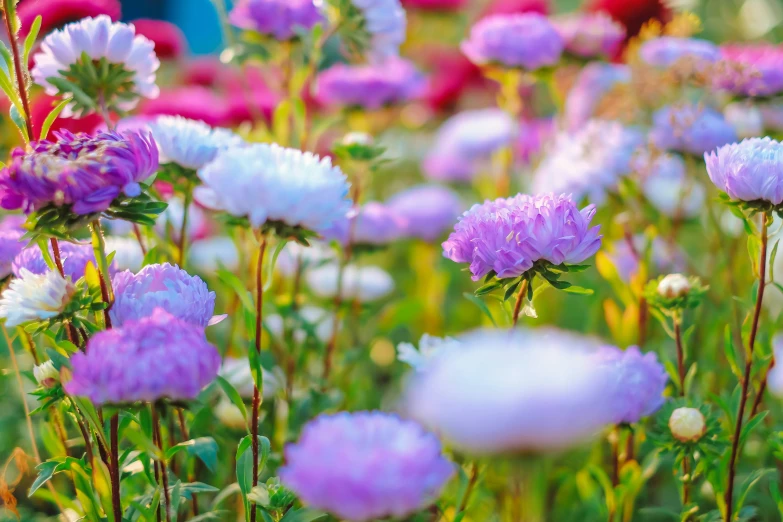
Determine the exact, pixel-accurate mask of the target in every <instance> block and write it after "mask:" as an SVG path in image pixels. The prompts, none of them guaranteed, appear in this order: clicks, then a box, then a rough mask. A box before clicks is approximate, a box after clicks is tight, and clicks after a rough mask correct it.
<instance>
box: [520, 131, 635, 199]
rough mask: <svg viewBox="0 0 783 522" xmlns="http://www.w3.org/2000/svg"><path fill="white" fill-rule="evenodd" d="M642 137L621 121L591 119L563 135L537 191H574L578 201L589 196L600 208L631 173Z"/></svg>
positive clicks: (543, 166) (538, 175) (543, 167)
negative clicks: (632, 162)
mask: <svg viewBox="0 0 783 522" xmlns="http://www.w3.org/2000/svg"><path fill="white" fill-rule="evenodd" d="M642 141H643V137H642V134H641V133H640V132H638V131H637V130H635V129H632V128H628V127H625V126H623V125H622V124H621V123H619V122H614V121H604V120H591V121H589V122H588V123H587V124H586V125H585V126H584V127H582V128H581V129H580V130H578V131H577V132H575V133H568V132H561V133H559V134H558V135H557V136H555V138H554V139H553V140H552V142H551V143H550V144H549V145H550V146H549V149H548V154H547V155H546V156H544V159H543V160H542V161H541V163H540V164H539V166H538V168H537V169H536V172H535V174H534V178H533V190H534V191H535V192H539V193H540V192H570V193H571V194H572V196H573V198H574V200H576V201H580V200H581V199H582V198H584V197H587V199H588V200H589V201H590V202H591V203H595V204H597V205H600V204H601V203H603V202H604V201H605V200H606V193H607V192H613V191H615V190H616V188H617V183H618V181H619V180H620V178H621V177H622V176H624V175H626V174H628V173H629V172H630V171H631V159H632V158H633V154H634V151H635V150H636V148H637V147H638V146H639V145H641V143H642Z"/></svg>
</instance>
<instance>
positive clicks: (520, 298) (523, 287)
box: [511, 279, 530, 328]
mask: <svg viewBox="0 0 783 522" xmlns="http://www.w3.org/2000/svg"><path fill="white" fill-rule="evenodd" d="M528 284H530V282H529V281H528V280H527V279H523V280H522V282H521V283H519V292H517V300H516V302H515V303H514V314H513V316H512V317H511V321H512V324H511V327H512V328H514V327H515V326H516V325H517V322H519V313H520V312H521V311H522V303H523V302H524V300H525V294H527V287H528Z"/></svg>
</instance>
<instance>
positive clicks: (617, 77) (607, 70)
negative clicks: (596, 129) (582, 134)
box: [563, 62, 631, 131]
mask: <svg viewBox="0 0 783 522" xmlns="http://www.w3.org/2000/svg"><path fill="white" fill-rule="evenodd" d="M630 81H631V70H630V69H629V67H628V66H627V65H615V64H608V63H600V62H595V63H590V64H588V65H586V66H585V67H584V68H583V69H582V71H581V72H580V73H579V76H578V77H577V79H576V82H575V83H574V85H573V87H571V90H570V91H568V96H567V97H566V101H565V107H564V110H563V113H564V117H565V125H566V127H567V128H568V129H569V130H571V131H575V130H577V129H580V128H581V127H583V126H584V125H585V124H586V123H587V122H588V121H589V120H590V119H591V118H593V116H594V115H595V110H596V108H597V107H598V104H599V103H600V102H601V100H602V99H603V98H604V96H606V95H607V93H609V92H610V91H611V90H612V89H613V88H614V87H615V86H617V85H619V84H623V83H629V82H630Z"/></svg>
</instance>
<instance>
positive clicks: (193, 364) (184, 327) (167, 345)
mask: <svg viewBox="0 0 783 522" xmlns="http://www.w3.org/2000/svg"><path fill="white" fill-rule="evenodd" d="M71 365H72V366H73V378H72V379H71V380H70V381H69V382H67V383H65V390H66V391H67V392H68V393H69V394H71V395H77V396H82V397H87V398H89V399H90V400H91V401H92V402H94V403H95V404H96V405H102V404H119V403H128V402H137V401H150V402H153V401H156V400H158V399H163V398H168V399H171V400H191V399H194V398H195V397H196V396H197V395H198V393H199V392H200V391H201V389H202V388H203V387H204V386H206V385H207V384H209V383H210V382H212V380H213V379H214V378H215V376H216V375H217V373H218V368H219V367H220V354H219V353H218V351H217V349H215V347H214V346H213V345H212V344H210V343H209V341H207V338H206V337H205V336H204V329H203V328H202V327H200V326H197V325H194V324H191V323H188V322H186V321H183V320H182V319H179V318H178V317H175V316H173V315H171V314H170V313H168V312H166V311H165V310H163V309H162V308H158V309H156V310H154V311H153V313H152V314H151V315H149V316H148V317H144V318H142V319H138V320H131V321H128V322H127V323H125V324H124V325H123V327H120V328H112V329H110V330H104V331H102V332H98V333H96V334H95V335H93V336H92V337H91V338H90V341H89V342H88V343H87V348H86V350H85V351H84V352H77V353H75V354H74V355H73V356H72V357H71Z"/></svg>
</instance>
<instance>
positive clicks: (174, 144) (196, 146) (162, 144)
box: [149, 116, 245, 170]
mask: <svg viewBox="0 0 783 522" xmlns="http://www.w3.org/2000/svg"><path fill="white" fill-rule="evenodd" d="M149 128H150V130H151V131H152V137H153V138H155V142H156V143H157V144H158V151H160V163H161V164H164V163H176V164H177V165H179V166H181V167H184V168H186V169H193V170H198V169H200V168H201V167H203V166H204V165H206V164H207V163H209V162H210V161H212V160H213V159H215V156H216V155H217V154H218V152H220V151H221V150H223V149H227V148H229V147H241V146H242V145H244V144H245V142H244V140H243V139H242V138H241V137H240V136H239V135H237V134H235V133H234V132H232V131H230V130H228V129H221V128H217V129H213V128H212V127H210V126H209V125H207V124H206V123H204V122H203V121H197V120H190V119H188V118H183V117H182V116H159V117H158V118H157V119H156V120H155V121H154V122H152V123H150V124H149Z"/></svg>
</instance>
